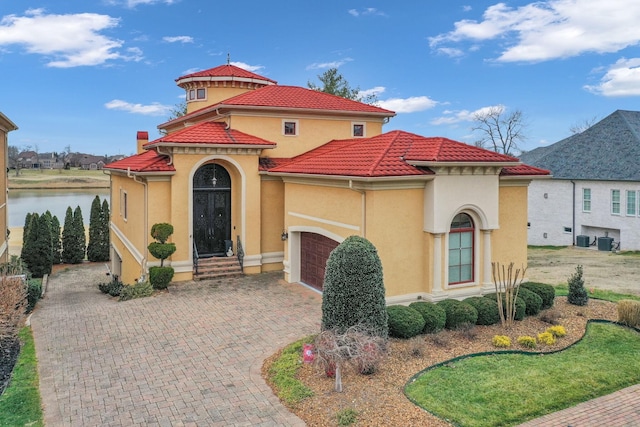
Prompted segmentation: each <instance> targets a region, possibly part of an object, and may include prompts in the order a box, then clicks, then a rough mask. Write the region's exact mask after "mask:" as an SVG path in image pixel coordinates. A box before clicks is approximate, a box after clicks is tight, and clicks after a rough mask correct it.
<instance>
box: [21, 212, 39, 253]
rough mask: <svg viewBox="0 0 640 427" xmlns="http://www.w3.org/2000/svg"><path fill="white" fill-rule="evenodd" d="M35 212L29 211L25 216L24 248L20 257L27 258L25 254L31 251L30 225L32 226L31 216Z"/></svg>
mask: <svg viewBox="0 0 640 427" xmlns="http://www.w3.org/2000/svg"><path fill="white" fill-rule="evenodd" d="M33 215H37V214H33V213H31V212H29V213H27V214H26V215H25V217H24V227H23V228H22V250H21V251H20V258H22V259H23V260H24V259H25V254H26V253H27V252H28V251H29V244H30V243H31V242H29V227H30V226H31V219H32V218H31V217H32V216H33Z"/></svg>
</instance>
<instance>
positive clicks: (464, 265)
mask: <svg viewBox="0 0 640 427" xmlns="http://www.w3.org/2000/svg"><path fill="white" fill-rule="evenodd" d="M473 235H474V228H473V220H472V219H471V217H470V216H469V215H467V214H464V213H461V214H458V215H456V216H455V218H453V221H451V230H449V284H450V285H456V284H459V283H467V282H473V270H474V268H473V249H474V248H473V240H474V239H473Z"/></svg>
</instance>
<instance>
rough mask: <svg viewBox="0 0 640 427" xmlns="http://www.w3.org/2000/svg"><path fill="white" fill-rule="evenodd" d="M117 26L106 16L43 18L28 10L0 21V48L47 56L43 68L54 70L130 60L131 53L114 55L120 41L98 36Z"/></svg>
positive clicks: (93, 14) (116, 20)
mask: <svg viewBox="0 0 640 427" xmlns="http://www.w3.org/2000/svg"><path fill="white" fill-rule="evenodd" d="M118 24H119V19H118V18H112V17H110V16H108V15H99V14H96V13H78V14H69V15H54V14H48V15H47V14H45V11H44V10H43V9H30V10H27V11H26V12H25V15H24V16H17V15H6V16H4V17H3V18H2V20H0V46H9V45H21V46H24V47H25V49H26V51H27V52H28V53H33V54H39V55H45V56H47V57H48V58H50V59H49V62H48V63H47V65H48V66H49V67H57V68H69V67H78V66H88V65H100V64H103V63H105V62H107V61H108V60H113V59H124V60H131V58H132V55H131V53H129V54H125V55H123V54H121V53H119V52H118V49H120V48H121V47H122V45H123V43H124V42H123V41H122V40H117V39H112V38H109V37H106V36H104V35H102V34H100V32H101V31H102V30H106V29H109V28H113V27H117V26H118ZM134 56H135V57H141V56H142V52H141V51H140V50H139V49H138V51H137V52H136V54H135V55H134Z"/></svg>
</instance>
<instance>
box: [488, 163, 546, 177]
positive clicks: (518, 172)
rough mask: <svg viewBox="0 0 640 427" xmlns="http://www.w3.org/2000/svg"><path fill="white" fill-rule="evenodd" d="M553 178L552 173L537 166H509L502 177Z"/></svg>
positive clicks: (503, 171)
mask: <svg viewBox="0 0 640 427" xmlns="http://www.w3.org/2000/svg"><path fill="white" fill-rule="evenodd" d="M545 175H549V176H551V172H549V171H548V170H546V169H540V168H537V167H535V166H529V165H525V164H524V163H523V164H521V165H518V166H509V167H506V168H503V169H502V172H500V176H545Z"/></svg>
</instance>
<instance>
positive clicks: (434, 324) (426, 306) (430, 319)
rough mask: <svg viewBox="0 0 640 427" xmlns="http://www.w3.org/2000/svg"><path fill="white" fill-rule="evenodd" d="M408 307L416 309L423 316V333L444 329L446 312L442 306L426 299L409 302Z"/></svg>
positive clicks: (432, 332)
mask: <svg viewBox="0 0 640 427" xmlns="http://www.w3.org/2000/svg"><path fill="white" fill-rule="evenodd" d="M409 307H411V308H413V309H414V310H416V311H418V312H419V313H420V314H421V315H422V317H423V318H424V320H425V324H424V328H423V329H422V333H423V334H435V333H437V332H440V331H441V330H443V329H444V325H445V324H446V322H447V313H445V311H444V309H443V308H442V307H440V306H438V305H436V304H434V303H432V302H428V301H415V302H412V303H411V304H409Z"/></svg>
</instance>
